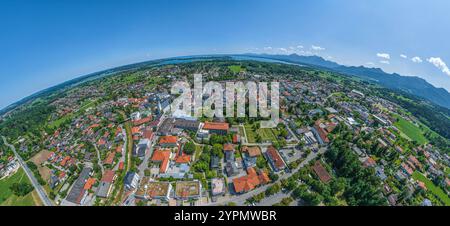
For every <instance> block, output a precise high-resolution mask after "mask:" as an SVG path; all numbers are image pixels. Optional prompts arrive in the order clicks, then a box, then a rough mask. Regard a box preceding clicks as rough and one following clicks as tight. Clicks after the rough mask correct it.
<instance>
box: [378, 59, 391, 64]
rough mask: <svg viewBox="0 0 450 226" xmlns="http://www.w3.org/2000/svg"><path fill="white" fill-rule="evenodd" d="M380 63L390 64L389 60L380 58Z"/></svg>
mask: <svg viewBox="0 0 450 226" xmlns="http://www.w3.org/2000/svg"><path fill="white" fill-rule="evenodd" d="M380 63H382V64H390V63H389V60H380Z"/></svg>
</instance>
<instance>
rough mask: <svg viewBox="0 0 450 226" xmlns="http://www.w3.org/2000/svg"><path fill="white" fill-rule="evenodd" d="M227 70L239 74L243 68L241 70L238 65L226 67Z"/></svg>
mask: <svg viewBox="0 0 450 226" xmlns="http://www.w3.org/2000/svg"><path fill="white" fill-rule="evenodd" d="M228 68H229V69H230V70H231V71H232V72H233V73H239V72H241V71H242V70H244V68H242V67H241V66H240V65H231V66H228Z"/></svg>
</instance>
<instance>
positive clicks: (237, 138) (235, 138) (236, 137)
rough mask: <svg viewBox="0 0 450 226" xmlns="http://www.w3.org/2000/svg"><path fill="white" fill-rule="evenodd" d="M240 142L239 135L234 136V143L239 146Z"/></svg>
mask: <svg viewBox="0 0 450 226" xmlns="http://www.w3.org/2000/svg"><path fill="white" fill-rule="evenodd" d="M238 141H239V136H238V135H237V134H234V135H233V143H235V144H237V143H238Z"/></svg>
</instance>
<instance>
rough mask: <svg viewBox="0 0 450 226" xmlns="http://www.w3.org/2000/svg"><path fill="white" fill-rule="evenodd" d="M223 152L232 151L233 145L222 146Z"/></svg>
mask: <svg viewBox="0 0 450 226" xmlns="http://www.w3.org/2000/svg"><path fill="white" fill-rule="evenodd" d="M223 150H224V151H234V145H233V144H224V145H223Z"/></svg>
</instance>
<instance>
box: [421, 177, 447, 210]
mask: <svg viewBox="0 0 450 226" xmlns="http://www.w3.org/2000/svg"><path fill="white" fill-rule="evenodd" d="M412 177H413V178H414V179H416V180H419V181H422V182H423V183H425V186H426V187H427V188H428V190H429V191H430V192H432V193H433V194H434V195H436V196H437V197H438V198H439V199H440V200H441V201H442V202H443V203H444V204H445V205H446V206H450V198H449V197H448V195H447V194H445V192H444V191H442V189H441V188H440V187H438V186H436V185H434V183H433V182H432V181H430V180H429V179H428V178H426V177H425V176H424V175H423V174H421V173H419V172H417V171H415V172H414V173H413V175H412Z"/></svg>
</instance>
